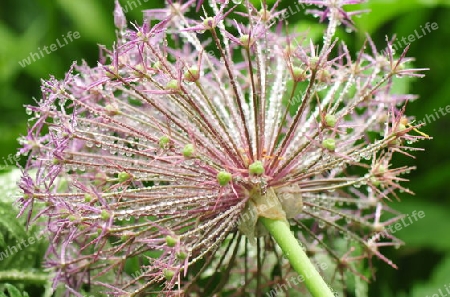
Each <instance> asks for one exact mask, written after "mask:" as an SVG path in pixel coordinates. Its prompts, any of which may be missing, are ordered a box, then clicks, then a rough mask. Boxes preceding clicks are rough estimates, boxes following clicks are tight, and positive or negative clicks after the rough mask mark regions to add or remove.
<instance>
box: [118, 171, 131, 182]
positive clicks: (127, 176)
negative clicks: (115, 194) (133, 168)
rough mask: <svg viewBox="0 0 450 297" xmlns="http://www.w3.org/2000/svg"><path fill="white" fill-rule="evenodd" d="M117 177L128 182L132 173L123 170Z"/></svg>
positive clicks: (120, 180)
mask: <svg viewBox="0 0 450 297" xmlns="http://www.w3.org/2000/svg"><path fill="white" fill-rule="evenodd" d="M117 178H118V179H119V182H121V183H123V182H126V181H128V180H130V179H131V174H129V173H128V172H125V171H122V172H119V174H118V175H117Z"/></svg>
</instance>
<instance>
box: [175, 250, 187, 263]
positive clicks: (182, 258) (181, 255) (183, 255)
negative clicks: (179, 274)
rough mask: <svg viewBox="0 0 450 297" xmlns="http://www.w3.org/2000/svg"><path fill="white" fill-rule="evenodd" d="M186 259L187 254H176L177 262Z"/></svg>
mask: <svg viewBox="0 0 450 297" xmlns="http://www.w3.org/2000/svg"><path fill="white" fill-rule="evenodd" d="M186 258H187V254H186V253H185V252H179V253H177V259H178V260H181V261H183V260H186Z"/></svg>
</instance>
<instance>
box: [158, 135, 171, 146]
mask: <svg viewBox="0 0 450 297" xmlns="http://www.w3.org/2000/svg"><path fill="white" fill-rule="evenodd" d="M169 144H170V138H169V136H167V135H164V136H162V137H161V138H160V139H159V147H160V148H162V149H167V148H168V147H169Z"/></svg>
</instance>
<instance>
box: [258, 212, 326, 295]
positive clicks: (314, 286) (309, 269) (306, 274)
mask: <svg viewBox="0 0 450 297" xmlns="http://www.w3.org/2000/svg"><path fill="white" fill-rule="evenodd" d="M259 219H260V220H261V222H262V223H263V225H264V227H266V229H267V230H268V231H269V233H270V234H271V235H272V237H273V238H274V239H275V241H276V242H277V243H278V245H279V246H280V248H281V250H282V251H283V253H284V255H285V257H286V258H288V260H289V262H290V263H291V265H292V267H293V268H294V269H295V271H297V273H298V274H299V275H301V276H302V277H303V279H304V281H305V285H306V287H307V288H308V290H309V292H310V293H311V295H312V296H314V297H334V296H335V295H334V294H333V293H332V292H331V290H330V288H329V287H328V285H327V284H326V283H325V281H324V280H323V278H322V277H321V276H320V274H319V272H318V271H317V270H316V268H315V267H314V265H313V264H312V263H311V261H310V260H309V258H308V256H307V255H306V253H305V251H304V250H303V248H302V247H301V246H300V244H299V243H298V240H297V239H296V238H295V236H294V234H293V233H292V232H291V230H290V228H289V225H288V224H287V223H286V221H283V220H276V219H269V218H265V217H260V218H259Z"/></svg>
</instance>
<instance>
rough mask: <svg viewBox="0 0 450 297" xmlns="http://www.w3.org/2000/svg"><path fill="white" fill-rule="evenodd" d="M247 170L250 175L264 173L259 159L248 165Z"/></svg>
mask: <svg viewBox="0 0 450 297" xmlns="http://www.w3.org/2000/svg"><path fill="white" fill-rule="evenodd" d="M248 172H249V173H250V174H251V175H262V174H264V165H263V163H262V162H261V161H255V162H254V163H253V164H250V166H248Z"/></svg>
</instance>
